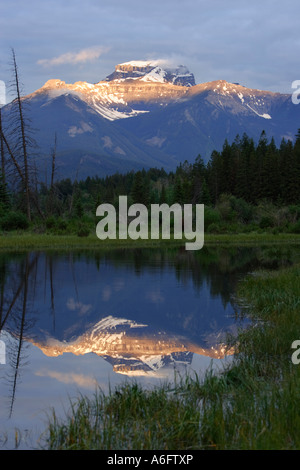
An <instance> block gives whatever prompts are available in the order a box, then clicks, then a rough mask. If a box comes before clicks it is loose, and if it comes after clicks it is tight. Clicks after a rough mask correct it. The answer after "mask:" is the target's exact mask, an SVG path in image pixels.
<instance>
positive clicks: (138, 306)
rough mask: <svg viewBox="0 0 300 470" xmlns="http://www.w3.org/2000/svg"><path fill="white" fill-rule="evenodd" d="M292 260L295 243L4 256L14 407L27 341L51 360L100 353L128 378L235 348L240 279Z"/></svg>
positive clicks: (1, 324)
mask: <svg viewBox="0 0 300 470" xmlns="http://www.w3.org/2000/svg"><path fill="white" fill-rule="evenodd" d="M293 258H294V252H293V249H292V248H291V247H288V248H285V249H283V248H274V247H273V248H250V247H238V248H237V247H231V248H224V247H223V248H222V247H211V248H209V247H204V248H203V249H202V250H201V251H199V252H187V251H185V250H184V249H178V248H173V249H171V248H170V249H161V250H160V249H151V250H150V249H148V250H141V249H136V250H114V251H107V252H106V251H103V252H101V251H86V252H84V253H76V252H67V253H61V252H60V253H54V252H53V253H52V252H45V253H43V252H41V253H40V252H32V253H24V254H21V253H20V254H1V255H0V273H1V281H0V282H1V285H0V335H3V334H6V335H9V336H10V337H13V339H14V340H13V341H12V342H11V344H10V343H8V344H7V345H6V346H7V364H6V365H5V368H3V369H2V372H4V374H2V375H3V377H4V378H5V375H7V376H9V380H10V382H11V385H12V386H11V405H10V406H11V410H12V408H13V403H14V400H15V397H16V389H17V384H18V381H19V379H20V376H21V372H22V366H23V363H24V362H25V361H26V363H27V366H28V364H29V366H30V356H29V357H28V356H26V344H29V343H30V344H32V345H35V346H36V347H38V348H39V350H40V351H42V352H43V354H44V355H45V356H51V357H57V356H61V355H63V354H64V353H72V354H73V355H85V354H88V353H94V354H96V355H98V356H101V357H102V358H104V359H105V360H106V361H107V362H109V363H110V364H111V365H112V366H113V370H114V371H115V372H117V373H119V374H125V375H128V376H130V375H135V376H139V375H147V374H148V375H155V374H158V375H159V374H160V373H161V371H163V370H164V369H166V368H169V367H174V368H176V367H177V366H178V367H179V368H180V367H181V366H182V365H188V364H191V362H192V358H193V355H194V354H196V355H200V356H207V357H211V358H222V357H224V356H225V355H228V354H231V353H232V351H227V348H226V334H227V333H233V334H234V333H235V331H236V329H237V328H238V326H239V325H240V321H241V320H240V318H238V313H237V312H238V309H237V307H236V305H235V302H234V293H235V290H236V286H237V283H238V282H239V280H240V279H241V278H242V277H243V276H244V275H245V274H246V273H248V272H250V271H253V270H255V269H257V268H258V267H267V268H272V267H274V268H276V267H277V266H278V264H287V263H290V262H291V260H293ZM0 339H1V336H0ZM1 380H2V377H0V382H1Z"/></svg>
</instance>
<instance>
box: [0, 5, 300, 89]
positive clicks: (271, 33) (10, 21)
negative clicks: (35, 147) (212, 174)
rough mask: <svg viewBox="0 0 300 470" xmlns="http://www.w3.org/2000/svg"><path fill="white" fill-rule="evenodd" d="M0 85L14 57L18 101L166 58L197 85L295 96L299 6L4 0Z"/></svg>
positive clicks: (299, 76) (1, 8) (0, 14)
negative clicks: (51, 82) (54, 86)
mask: <svg viewBox="0 0 300 470" xmlns="http://www.w3.org/2000/svg"><path fill="white" fill-rule="evenodd" d="M0 44H1V48H0V80H4V81H5V82H7V81H8V80H9V79H10V78H11V73H10V62H11V48H12V47H13V48H14V50H15V53H16V58H17V63H18V66H19V70H20V75H21V79H22V83H23V85H24V86H23V92H24V93H25V94H27V93H30V92H32V91H34V90H36V89H38V88H40V87H41V86H42V85H43V84H44V83H45V82H46V81H47V80H48V79H50V78H59V79H61V80H64V81H65V82H67V83H74V82H76V81H78V80H82V81H87V82H90V83H96V82H98V81H100V80H102V79H103V78H105V77H106V76H107V75H109V74H110V73H111V72H112V71H113V70H114V67H115V65H116V64H118V63H122V62H126V61H130V60H145V59H147V60H148V59H158V58H163V59H171V60H173V61H174V62H176V63H178V64H183V65H186V66H187V67H188V68H189V69H190V71H191V72H193V73H194V75H195V79H196V83H202V82H206V81H212V80H218V79H224V80H227V81H229V82H239V83H240V84H242V85H245V86H248V87H250V88H259V89H263V90H270V91H278V92H283V93H292V91H293V90H292V89H291V83H292V82H293V81H294V80H300V67H299V50H300V2H299V0H285V1H278V0H272V1H271V0H259V1H257V0H252V1H251V2H250V1H249V0H247V1H244V0H239V1H236V0H226V1H225V0H206V1H203V0H180V1H177V0H146V1H144V0H106V1H103V0H80V1H79V0H27V1H24V0H7V1H5V0H0Z"/></svg>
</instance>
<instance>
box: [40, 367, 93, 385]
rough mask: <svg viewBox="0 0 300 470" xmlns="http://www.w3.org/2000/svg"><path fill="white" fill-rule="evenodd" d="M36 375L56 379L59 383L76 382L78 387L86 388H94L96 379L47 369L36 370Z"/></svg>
mask: <svg viewBox="0 0 300 470" xmlns="http://www.w3.org/2000/svg"><path fill="white" fill-rule="evenodd" d="M36 375H37V376H39V377H50V378H51V379H56V380H58V381H59V382H61V383H64V384H76V385H78V386H80V387H86V388H90V389H92V388H94V387H95V385H97V382H96V379H94V378H92V377H90V376H87V375H83V374H76V373H74V372H69V373H67V372H56V371H51V370H49V371H47V370H40V371H37V372H36Z"/></svg>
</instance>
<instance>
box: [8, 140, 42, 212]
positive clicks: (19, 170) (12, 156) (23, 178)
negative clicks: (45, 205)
mask: <svg viewBox="0 0 300 470" xmlns="http://www.w3.org/2000/svg"><path fill="white" fill-rule="evenodd" d="M1 136H2V138H3V142H4V143H5V146H6V148H7V151H8V153H9V156H10V158H11V159H12V161H13V163H14V165H15V167H16V169H17V172H18V173H19V176H20V178H21V180H22V182H23V183H24V185H25V177H24V175H23V173H22V170H21V168H20V165H19V164H18V162H17V160H16V158H15V157H14V154H13V153H12V150H11V148H10V146H9V143H8V142H7V139H6V137H5V135H4V134H3V131H2V132H1ZM28 194H29V196H31V198H32V200H33V202H34V204H35V206H36V208H37V210H38V212H39V214H40V216H41V217H42V218H43V219H44V218H45V216H44V214H43V212H42V211H41V208H40V206H39V203H38V200H37V199H36V198H35V197H34V195H33V194H32V193H31V191H30V188H28Z"/></svg>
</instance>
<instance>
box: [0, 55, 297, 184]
mask: <svg viewBox="0 0 300 470" xmlns="http://www.w3.org/2000/svg"><path fill="white" fill-rule="evenodd" d="M24 100H25V102H26V103H27V104H28V105H29V106H28V111H27V112H28V116H29V117H30V120H31V125H32V127H33V128H34V129H36V131H35V139H36V141H37V144H38V146H39V157H38V164H39V167H40V169H42V168H43V169H44V170H43V171H46V170H45V168H46V167H47V163H46V161H47V160H48V159H49V158H47V157H48V156H49V153H50V148H51V146H52V145H53V140H54V135H55V134H57V143H58V144H57V145H58V146H57V156H58V157H57V162H58V165H59V169H60V171H59V173H58V175H57V176H58V177H62V176H64V177H65V176H70V177H75V175H76V176H77V177H86V176H88V175H90V176H92V175H94V174H98V175H102V176H103V175H106V174H111V173H114V172H116V171H119V172H124V171H130V170H132V169H133V170H136V169H138V168H143V167H144V168H149V167H159V168H160V167H164V168H165V169H166V170H170V169H174V168H175V167H176V165H177V164H178V163H179V162H183V161H184V160H188V161H194V159H195V158H196V156H197V155H198V154H201V156H202V157H203V158H204V160H208V159H209V157H210V154H211V152H212V151H213V150H214V149H216V150H220V149H221V148H222V145H223V143H224V140H225V139H226V138H227V139H228V140H229V141H230V142H231V141H232V140H233V139H234V138H235V137H236V135H237V134H239V135H240V136H242V135H243V133H244V132H245V133H247V134H248V135H249V136H250V137H253V138H254V139H255V140H256V141H257V140H258V139H259V136H260V134H261V132H262V131H263V130H265V131H266V133H267V136H268V137H269V138H271V137H274V138H275V141H276V143H277V144H280V142H281V140H282V138H286V139H293V138H294V135H295V134H296V132H297V129H298V128H299V127H300V126H299V123H300V107H298V106H296V105H294V104H293V103H292V100H291V96H290V95H285V94H280V93H272V92H268V91H261V90H253V89H249V88H246V87H244V86H242V85H239V84H237V83H228V82H226V81H224V80H217V81H212V82H208V83H202V84H198V85H196V84H195V79H194V76H193V74H192V73H191V72H189V70H188V69H187V68H186V67H185V66H182V65H181V66H176V67H173V66H170V65H169V64H166V63H164V62H163V61H159V60H158V61H131V62H126V63H123V64H118V65H117V66H116V67H115V71H114V72H113V73H112V74H111V75H109V76H108V77H107V78H106V79H104V80H101V81H99V82H98V83H95V84H91V83H87V82H76V83H74V84H67V83H65V82H63V81H61V80H49V81H47V82H46V83H45V85H44V86H43V87H41V88H40V89H39V90H37V91H35V92H34V93H32V94H30V95H28V96H26V97H25V98H24ZM10 110H11V104H10V105H7V106H5V107H4V108H3V111H2V112H3V122H4V125H5V122H6V121H7V119H6V118H7V116H8V114H9V113H10ZM45 160H46V161H45Z"/></svg>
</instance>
